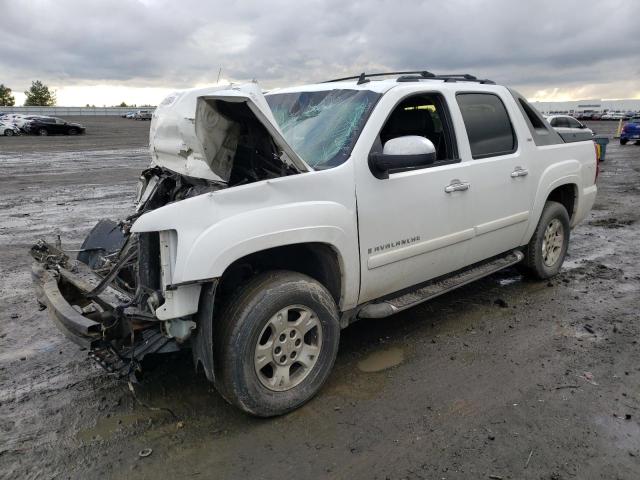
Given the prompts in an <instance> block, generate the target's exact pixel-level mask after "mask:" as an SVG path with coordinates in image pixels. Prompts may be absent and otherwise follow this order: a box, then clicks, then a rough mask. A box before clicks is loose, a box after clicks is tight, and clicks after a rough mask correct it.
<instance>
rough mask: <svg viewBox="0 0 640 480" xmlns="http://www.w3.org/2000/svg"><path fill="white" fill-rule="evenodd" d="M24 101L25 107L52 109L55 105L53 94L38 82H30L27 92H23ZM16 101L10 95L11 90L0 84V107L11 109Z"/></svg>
mask: <svg viewBox="0 0 640 480" xmlns="http://www.w3.org/2000/svg"><path fill="white" fill-rule="evenodd" d="M24 94H25V96H26V99H25V101H24V106H25V107H52V106H54V105H55V104H56V94H55V92H53V91H51V90H49V87H48V86H46V85H45V84H44V83H42V82H41V81H40V80H35V81H33V82H31V87H30V88H29V90H27V91H26V92H24ZM15 104H16V99H15V97H14V96H13V94H12V90H11V89H10V88H9V87H7V86H5V85H4V84H0V107H13V106H14V105H15Z"/></svg>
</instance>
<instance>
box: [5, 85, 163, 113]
mask: <svg viewBox="0 0 640 480" xmlns="http://www.w3.org/2000/svg"><path fill="white" fill-rule="evenodd" d="M24 94H25V96H26V99H25V101H24V106H25V107H53V106H54V105H55V104H56V93H55V92H54V91H52V90H50V89H49V87H48V86H47V85H45V84H44V83H42V82H41V81H40V80H35V81H33V82H31V87H30V88H29V90H27V91H26V92H24ZM15 104H16V99H15V97H14V96H13V94H12V90H11V89H10V88H9V87H7V86H5V85H4V84H2V83H0V107H13V106H14V105H15ZM86 106H87V107H95V105H89V104H88V103H87V105H86ZM116 106H118V107H137V105H136V104H135V103H134V104H133V105H127V103H126V102H122V103H121V104H120V105H116ZM151 106H152V105H142V107H151Z"/></svg>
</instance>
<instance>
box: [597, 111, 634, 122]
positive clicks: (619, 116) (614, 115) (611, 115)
mask: <svg viewBox="0 0 640 480" xmlns="http://www.w3.org/2000/svg"><path fill="white" fill-rule="evenodd" d="M602 120H629V117H628V116H627V114H626V113H622V112H607V113H605V114H604V115H602Z"/></svg>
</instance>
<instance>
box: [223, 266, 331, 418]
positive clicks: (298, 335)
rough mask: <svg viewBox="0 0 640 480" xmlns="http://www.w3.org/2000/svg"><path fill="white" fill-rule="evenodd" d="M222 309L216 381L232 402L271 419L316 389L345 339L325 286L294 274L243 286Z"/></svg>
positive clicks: (269, 274)
mask: <svg viewBox="0 0 640 480" xmlns="http://www.w3.org/2000/svg"><path fill="white" fill-rule="evenodd" d="M221 313H222V314H221V315H220V316H217V318H216V319H215V320H214V321H215V322H216V324H217V325H220V327H219V328H218V330H217V334H215V335H214V342H215V343H214V359H215V361H214V365H215V370H216V375H215V383H216V388H217V389H218V391H219V392H220V393H221V395H222V396H223V397H224V398H225V399H226V400H227V401H228V402H229V403H231V404H233V405H235V406H237V407H239V408H240V409H242V410H244V411H245V412H248V413H251V414H253V415H257V416H261V417H270V416H275V415H282V414H284V413H287V412H289V411H291V410H294V409H296V408H298V407H299V406H301V405H302V404H304V403H305V402H307V401H308V400H309V399H311V398H312V397H313V396H314V395H315V394H316V393H317V392H318V390H319V389H320V387H321V386H322V385H323V384H324V382H325V380H326V379H327V377H328V376H329V373H330V371H331V368H332V367H333V362H334V360H335V358H336V354H337V352H338V341H339V339H340V325H339V323H338V312H337V308H336V305H335V302H334V300H333V298H332V297H331V294H330V293H329V292H328V291H327V289H326V288H324V286H322V285H321V284H320V283H318V282H317V281H316V280H314V279H312V278H311V277H308V276H306V275H303V274H300V273H296V272H289V271H272V272H267V273H264V274H261V275H258V276H257V277H255V278H254V279H252V280H251V281H250V282H249V283H247V284H246V285H245V286H244V287H243V288H241V289H239V291H238V292H237V293H236V294H235V295H234V296H233V297H232V298H230V299H229V300H228V302H227V306H226V307H225V308H223V309H222V312H221ZM214 328H215V325H214Z"/></svg>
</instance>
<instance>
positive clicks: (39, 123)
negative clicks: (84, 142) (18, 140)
mask: <svg viewBox="0 0 640 480" xmlns="http://www.w3.org/2000/svg"><path fill="white" fill-rule="evenodd" d="M25 130H26V131H27V132H28V133H31V134H34V135H55V134H63V135H78V134H80V133H85V130H86V129H85V127H84V126H82V125H80V124H79V123H69V122H67V121H65V120H63V119H62V118H57V117H37V118H35V119H33V120H30V121H29V122H28V123H26V124H25Z"/></svg>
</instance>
